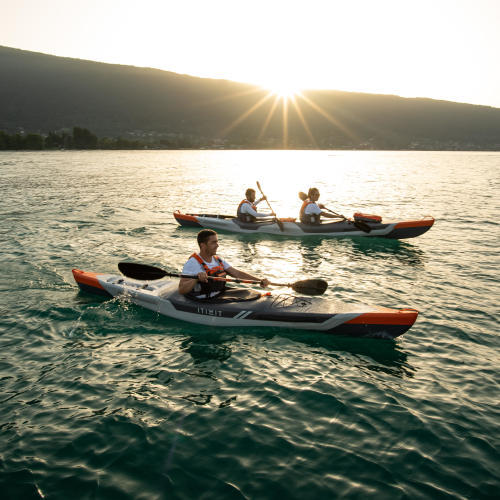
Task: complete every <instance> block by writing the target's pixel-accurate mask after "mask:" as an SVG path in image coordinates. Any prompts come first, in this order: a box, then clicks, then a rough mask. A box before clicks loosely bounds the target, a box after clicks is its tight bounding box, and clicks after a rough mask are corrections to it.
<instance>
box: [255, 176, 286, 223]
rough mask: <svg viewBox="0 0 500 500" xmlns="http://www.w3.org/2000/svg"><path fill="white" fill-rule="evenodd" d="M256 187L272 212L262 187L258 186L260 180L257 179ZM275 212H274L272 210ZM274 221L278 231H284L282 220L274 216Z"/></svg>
mask: <svg viewBox="0 0 500 500" xmlns="http://www.w3.org/2000/svg"><path fill="white" fill-rule="evenodd" d="M257 187H258V188H259V191H260V194H261V195H262V196H263V197H264V198H265V200H266V202H267V206H268V207H269V210H271V212H274V210H273V209H272V207H271V204H270V203H269V200H268V199H267V196H266V195H265V194H264V191H262V188H261V187H260V182H259V181H257ZM274 213H276V212H274ZM274 220H275V221H276V224H278V227H279V228H280V231H281V232H283V231H284V229H285V228H284V226H283V222H281V221H280V220H279V219H278V217H276V218H275V219H274Z"/></svg>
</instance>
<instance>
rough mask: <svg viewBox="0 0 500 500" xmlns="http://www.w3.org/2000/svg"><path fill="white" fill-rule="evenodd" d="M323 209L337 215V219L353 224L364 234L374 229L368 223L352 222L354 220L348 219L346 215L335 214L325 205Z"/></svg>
mask: <svg viewBox="0 0 500 500" xmlns="http://www.w3.org/2000/svg"><path fill="white" fill-rule="evenodd" d="M323 209H324V210H327V211H328V212H330V213H332V214H333V215H336V216H337V217H340V218H342V219H344V220H345V221H347V222H351V223H352V224H353V225H354V226H355V227H357V228H358V229H359V230H360V231H363V232H364V233H369V232H370V231H371V230H372V228H371V227H370V226H369V225H368V224H367V223H366V222H362V221H357V220H354V221H352V220H350V219H348V218H347V217H345V216H344V215H341V214H338V213H337V212H334V211H333V210H330V209H329V208H326V207H325V205H323Z"/></svg>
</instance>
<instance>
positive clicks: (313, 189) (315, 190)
mask: <svg viewBox="0 0 500 500" xmlns="http://www.w3.org/2000/svg"><path fill="white" fill-rule="evenodd" d="M314 193H318V194H319V189H318V188H309V191H308V192H307V197H308V198H310V197H311V196H312V195H313V194H314Z"/></svg>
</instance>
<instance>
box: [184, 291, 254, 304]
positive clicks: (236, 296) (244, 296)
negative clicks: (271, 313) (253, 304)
mask: <svg viewBox="0 0 500 500" xmlns="http://www.w3.org/2000/svg"><path fill="white" fill-rule="evenodd" d="M261 295H262V294H261V293H259V292H256V291H255V290H247V289H244V288H226V290H225V291H224V293H222V294H221V295H219V296H217V297H211V298H209V299H199V300H196V299H192V298H191V297H189V299H190V300H193V301H194V302H203V303H204V304H227V303H228V302H248V301H250V300H257V299H259V298H260V297H261Z"/></svg>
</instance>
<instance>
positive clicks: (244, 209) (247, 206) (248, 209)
mask: <svg viewBox="0 0 500 500" xmlns="http://www.w3.org/2000/svg"><path fill="white" fill-rule="evenodd" d="M261 201H262V200H259V201H254V203H253V204H254V205H255V206H257V205H258V204H259V203H260V202H261ZM240 211H241V213H242V214H248V215H251V216H253V217H269V214H262V213H260V212H256V211H255V210H254V209H253V208H252V204H251V203H250V202H248V203H243V205H241V208H240Z"/></svg>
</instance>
